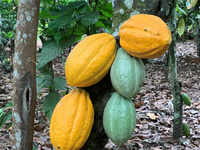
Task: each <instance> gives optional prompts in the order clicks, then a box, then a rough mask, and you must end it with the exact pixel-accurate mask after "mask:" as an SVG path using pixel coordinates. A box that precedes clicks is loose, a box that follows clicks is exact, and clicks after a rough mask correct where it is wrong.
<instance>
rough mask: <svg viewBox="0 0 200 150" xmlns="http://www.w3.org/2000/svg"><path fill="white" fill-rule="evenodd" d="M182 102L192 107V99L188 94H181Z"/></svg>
mask: <svg viewBox="0 0 200 150" xmlns="http://www.w3.org/2000/svg"><path fill="white" fill-rule="evenodd" d="M181 100H182V101H183V103H184V104H185V105H187V106H191V99H190V97H189V96H188V95H187V94H186V93H181Z"/></svg>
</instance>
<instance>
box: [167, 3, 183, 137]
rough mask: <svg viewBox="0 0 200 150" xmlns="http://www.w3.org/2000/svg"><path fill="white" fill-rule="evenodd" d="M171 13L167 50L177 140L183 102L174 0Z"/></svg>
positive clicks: (179, 135)
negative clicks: (169, 38)
mask: <svg viewBox="0 0 200 150" xmlns="http://www.w3.org/2000/svg"><path fill="white" fill-rule="evenodd" d="M172 4H173V5H172V6H173V7H174V8H172V13H171V19H170V25H171V31H172V39H173V40H172V43H171V46H170V48H169V73H170V83H171V89H172V94H173V106H174V120H173V138H174V139H176V140H178V139H179V138H180V137H181V136H182V119H183V115H182V114H183V102H182V100H181V97H180V92H181V83H180V82H179V81H178V78H177V64H176V55H175V54H176V49H175V43H176V33H175V29H176V0H173V3H172Z"/></svg>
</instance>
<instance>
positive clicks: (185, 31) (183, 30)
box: [176, 0, 200, 39]
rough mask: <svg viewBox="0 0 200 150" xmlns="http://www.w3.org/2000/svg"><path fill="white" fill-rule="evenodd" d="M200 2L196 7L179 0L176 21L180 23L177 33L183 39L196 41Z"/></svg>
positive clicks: (184, 0)
mask: <svg viewBox="0 0 200 150" xmlns="http://www.w3.org/2000/svg"><path fill="white" fill-rule="evenodd" d="M199 3H200V2H199V1H198V2H197V4H196V5H194V6H193V4H190V3H189V1H186V0H177V5H176V12H177V16H176V20H177V22H179V23H178V26H177V33H178V37H179V38H181V39H188V38H189V39H194V37H195V35H196V33H197V32H196V31H197V28H198V20H199V19H200V11H199V9H200V4H199Z"/></svg>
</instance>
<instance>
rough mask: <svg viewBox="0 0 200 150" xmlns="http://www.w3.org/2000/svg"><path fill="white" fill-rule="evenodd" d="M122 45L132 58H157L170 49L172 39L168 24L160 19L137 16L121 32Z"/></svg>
mask: <svg viewBox="0 0 200 150" xmlns="http://www.w3.org/2000/svg"><path fill="white" fill-rule="evenodd" d="M119 36H120V45H121V46H122V47H123V48H124V49H125V50H126V51H127V52H128V53H129V54H130V55H132V56H135V57H138V58H157V57H160V56H161V55H163V54H164V53H165V51H166V50H167V49H168V47H169V45H170V43H171V40H172V37H171V32H170V30H169V28H168V26H167V24H166V23H165V22H164V21H163V20H162V19H161V18H159V17H157V16H154V15H149V14H137V15H134V16H132V17H131V18H130V19H128V20H127V21H125V22H124V23H123V24H122V26H121V27H120V30H119Z"/></svg>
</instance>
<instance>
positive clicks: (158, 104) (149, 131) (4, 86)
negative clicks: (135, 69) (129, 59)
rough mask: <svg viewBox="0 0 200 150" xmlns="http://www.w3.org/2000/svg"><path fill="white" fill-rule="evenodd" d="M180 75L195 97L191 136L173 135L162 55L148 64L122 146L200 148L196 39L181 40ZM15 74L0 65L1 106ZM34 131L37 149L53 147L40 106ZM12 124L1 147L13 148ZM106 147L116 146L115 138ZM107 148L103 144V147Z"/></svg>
mask: <svg viewBox="0 0 200 150" xmlns="http://www.w3.org/2000/svg"><path fill="white" fill-rule="evenodd" d="M176 55H177V65H178V68H177V71H178V79H179V80H180V81H181V82H182V91H183V92H186V93H187V94H188V95H189V96H190V97H191V99H192V105H191V106H184V110H183V112H184V115H183V119H184V122H185V123H187V124H188V125H189V127H190V136H189V137H185V136H183V137H182V138H181V140H180V142H176V141H174V140H173V139H172V135H173V122H172V121H173V105H172V94H171V91H170V84H169V81H168V80H166V69H165V68H166V67H165V65H164V63H163V61H162V59H157V60H154V61H153V62H152V63H147V64H145V67H146V80H145V82H144V85H143V86H142V88H141V90H140V92H139V93H138V94H137V96H136V98H135V100H134V102H135V105H136V112H137V113H136V115H137V117H136V129H135V131H134V133H133V136H132V138H131V139H130V140H129V141H128V142H127V143H126V144H125V145H124V146H122V147H121V148H120V150H124V149H127V150H200V99H199V97H200V59H198V58H197V56H196V45H195V43H194V42H193V41H186V42H182V43H178V44H177V54H176ZM54 68H55V71H56V74H59V75H62V76H63V75H64V73H63V68H64V65H63V64H62V63H60V61H57V62H56V63H54ZM11 78H12V76H11V73H6V72H5V71H4V70H3V68H2V67H1V65H0V108H1V107H3V106H5V104H6V103H7V102H9V101H11V100H12V89H13V87H12V79H11ZM36 116H37V117H36V120H35V125H34V128H35V131H34V145H35V146H36V147H37V150H52V145H51V143H50V140H49V136H48V130H49V122H48V120H46V119H45V118H44V115H43V113H42V111H41V108H40V107H39V106H38V107H37V113H36ZM11 132H12V127H10V128H8V129H7V128H6V126H4V128H2V129H0V150H10V149H12V148H11V137H12V136H11ZM105 148H106V149H110V150H111V149H115V148H116V146H115V145H114V144H113V143H112V142H111V141H108V143H107V144H106V145H105ZM102 149H103V148H102Z"/></svg>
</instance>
